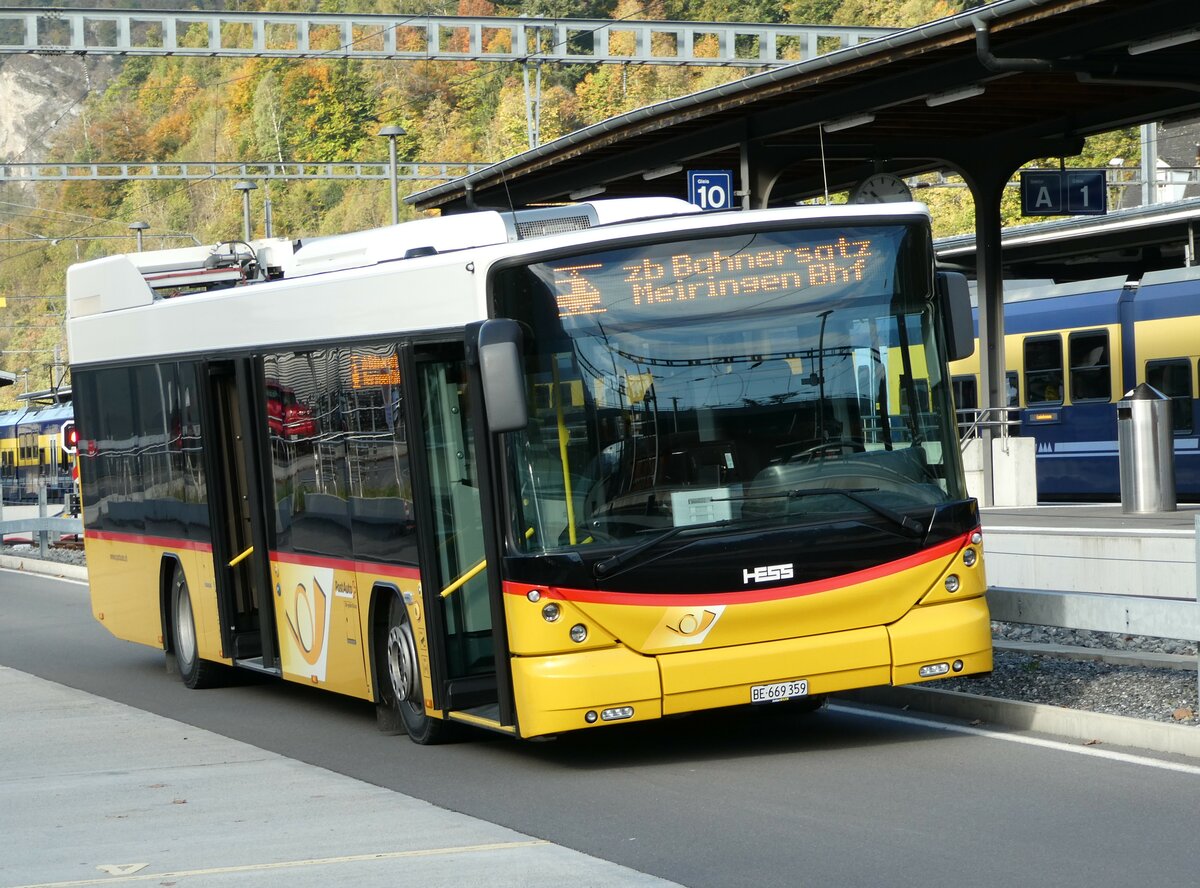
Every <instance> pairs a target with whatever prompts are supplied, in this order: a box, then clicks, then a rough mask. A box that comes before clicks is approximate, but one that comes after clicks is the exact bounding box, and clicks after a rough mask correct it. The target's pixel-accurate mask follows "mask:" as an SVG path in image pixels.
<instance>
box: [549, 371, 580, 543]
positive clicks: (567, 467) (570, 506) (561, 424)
mask: <svg viewBox="0 0 1200 888" xmlns="http://www.w3.org/2000/svg"><path fill="white" fill-rule="evenodd" d="M553 374H554V375H553V378H554V412H555V414H556V415H557V418H558V458H559V460H560V461H561V462H562V473H563V495H564V496H565V497H566V500H567V539H568V541H569V542H570V543H571V545H572V546H574V545H575V543H576V542H578V540H576V532H575V503H574V502H573V499H572V496H571V464H570V458H569V457H568V456H567V438H568V432H567V421H566V418H565V417H564V416H563V405H562V391H561V385H560V383H559V379H558V361H557V360H555V362H554V367H553Z"/></svg>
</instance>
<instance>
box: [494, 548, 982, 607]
mask: <svg viewBox="0 0 1200 888" xmlns="http://www.w3.org/2000/svg"><path fill="white" fill-rule="evenodd" d="M977 529H978V528H977ZM974 532H975V531H968V532H967V533H964V534H962V535H961V536H958V537H955V538H954V539H952V540H948V541H947V542H944V543H939V544H938V545H936V546H933V547H932V548H930V549H925V550H924V551H921V552H917V553H916V554H915V555H908V556H906V557H904V558H899V559H897V560H896V561H889V562H887V563H886V564H880V565H877V566H875V567H869V568H866V569H865V570H859V571H855V572H854V573H848V574H840V575H839V576H836V577H828V578H826V579H823V580H813V581H811V582H808V583H797V584H794V585H791V586H773V587H771V588H770V589H746V590H737V591H732V590H731V591H729V592H705V593H703V594H698V595H687V594H680V595H664V594H662V593H655V592H603V591H597V590H594V589H563V588H561V587H550V588H547V587H545V586H535V585H533V584H529V583H512V582H506V583H505V584H504V591H505V592H506V593H508V594H509V595H521V596H524V595H525V594H526V592H528V591H529V590H530V589H532V588H537V589H538V590H539V591H540V592H541V593H542V594H543V595H545V596H547V597H548V598H561V599H563V600H564V601H576V602H582V603H585V604H625V605H642V606H646V607H702V606H705V605H713V604H754V603H757V602H763V601H781V600H783V599H787V598H800V597H801V596H804V595H816V594H818V593H820V592H829V591H831V590H833V589H841V588H844V587H846V586H853V585H856V584H858V583H866V582H870V581H871V580H878V579H882V578H883V577H887V576H891V575H893V574H898V573H903V572H904V571H906V570H911V569H912V568H914V567H920V566H921V565H923V564H929V563H930V562H933V561H937V560H938V559H940V558H945V557H947V556H949V555H953V554H954V553H955V552H957V551H958V550H959V549H961V548H962V547H963V546H965V545H966V544H967V543H968V542H969V541H970V539H971V534H972V533H974Z"/></svg>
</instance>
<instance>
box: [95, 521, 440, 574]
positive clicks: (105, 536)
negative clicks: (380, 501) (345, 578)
mask: <svg viewBox="0 0 1200 888" xmlns="http://www.w3.org/2000/svg"><path fill="white" fill-rule="evenodd" d="M84 536H85V537H86V538H87V539H90V540H103V541H105V542H110V543H129V544H136V545H143V546H153V547H155V548H158V549H188V550H190V551H194V552H212V543H198V542H193V541H191V540H179V539H174V538H172V537H156V536H148V535H147V534H140V533H116V532H114V531H107V530H87V531H84ZM271 560H272V561H278V562H280V563H282V564H300V565H304V566H306V567H326V568H331V569H333V570H345V571H353V572H356V573H371V574H379V575H380V576H388V577H399V578H400V579H405V580H419V579H420V578H421V573H420V571H419V570H418V569H417V568H415V567H408V566H405V565H399V564H379V563H376V562H373V561H350V560H347V559H339V558H323V557H321V556H317V555H300V554H296V553H294V552H272V553H271Z"/></svg>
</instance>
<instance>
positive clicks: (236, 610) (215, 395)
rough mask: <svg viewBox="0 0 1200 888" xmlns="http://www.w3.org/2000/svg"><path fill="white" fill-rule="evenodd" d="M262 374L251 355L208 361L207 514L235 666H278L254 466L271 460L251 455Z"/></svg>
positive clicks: (275, 670)
mask: <svg viewBox="0 0 1200 888" xmlns="http://www.w3.org/2000/svg"><path fill="white" fill-rule="evenodd" d="M261 375H262V374H260V373H255V372H253V363H252V362H251V361H250V360H237V361H214V362H212V363H210V364H209V365H208V408H209V416H208V418H207V425H208V427H209V428H211V429H212V430H213V435H212V437H211V438H210V439H209V440H210V441H211V442H212V446H210V447H208V448H206V451H207V452H206V458H207V459H208V461H209V462H208V477H209V478H211V479H213V481H212V482H210V484H209V515H210V520H211V523H212V528H213V569H214V573H215V576H216V583H217V609H218V612H219V614H220V617H221V639H222V647H223V648H224V651H225V655H226V656H228V657H230V658H231V659H233V660H234V662H235V663H236V664H237V665H239V666H244V667H246V668H249V669H253V670H256V671H261V672H269V673H272V674H279V663H278V657H277V656H276V651H277V650H278V646H277V644H276V639H275V619H274V617H273V614H272V603H273V602H272V599H271V597H270V596H269V595H268V594H267V590H268V589H269V588H270V586H269V582H270V574H269V566H268V565H269V561H268V557H267V556H268V552H267V545H268V544H267V538H266V525H265V516H264V502H265V501H264V498H263V495H262V493H261V490H262V487H261V484H262V479H261V478H260V474H261V473H260V471H259V466H262V465H270V462H269V461H267V462H264V461H263V460H262V459H259V458H256V456H257V450H256V448H260V447H262V446H263V441H262V437H261V434H259V432H260V431H261V432H265V430H266V421H265V420H261V417H260V416H259V412H260V411H259V410H256V408H255V407H254V405H255V404H265V393H261V392H256V390H255V386H256V382H255V380H257V379H259V378H260V377H261ZM264 409H265V408H264ZM260 420H261V421H260Z"/></svg>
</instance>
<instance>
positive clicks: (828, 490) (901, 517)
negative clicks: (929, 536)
mask: <svg viewBox="0 0 1200 888" xmlns="http://www.w3.org/2000/svg"><path fill="white" fill-rule="evenodd" d="M878 492H879V488H878V487H797V488H796V489H795V490H787V491H784V492H783V493H761V494H756V495H751V496H746V497H741V498H742V499H802V498H804V497H807V496H829V495H830V494H835V495H837V496H844V497H846V499H849V500H853V501H854V502H856V503H858V504H859V505H860V506H862V507H863V508H864V509H870V510H871V511H872V512H874V513H875V514H876V515H879V516H881V517H883V518H886V519H887V520H888V521H891V522H892V523H893V524H895V525H897V526H899V527H902V528H904V529H905V530H907V531H909V532H910V533H913V534H916V535H918V536H924V535H925V526H924V525H922V524H921V522H920V521H918V520H917V519H916V518H913V517H912V516H911V515H905V514H903V513H901V512H896V511H893V510H892V509H889V508H888V507H887V506H881V505H879V503H877V502H873V501H872V500H869V499H867V498H866V497H865V496H860V495H859V494H863V493H878Z"/></svg>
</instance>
